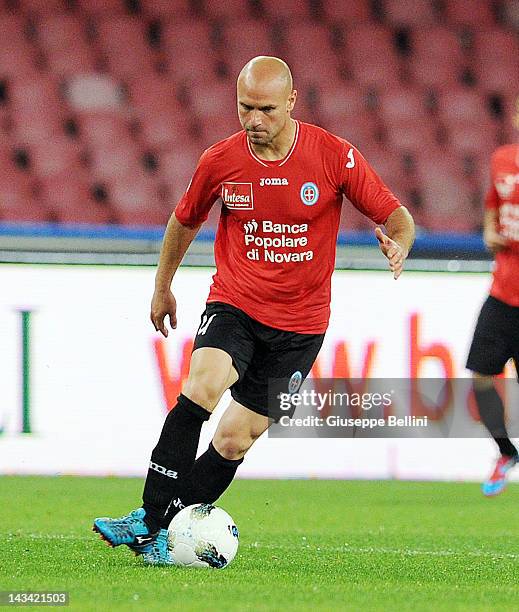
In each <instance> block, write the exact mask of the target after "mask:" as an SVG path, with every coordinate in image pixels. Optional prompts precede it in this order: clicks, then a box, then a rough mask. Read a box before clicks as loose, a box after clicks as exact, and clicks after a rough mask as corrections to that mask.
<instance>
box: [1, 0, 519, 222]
mask: <svg viewBox="0 0 519 612" xmlns="http://www.w3.org/2000/svg"><path fill="white" fill-rule="evenodd" d="M474 4H477V7H475V6H474ZM518 15H519V6H518V3H517V2H516V1H515V0H499V1H492V0H478V1H477V2H475V3H467V2H459V1H456V0H444V1H440V0H417V1H416V2H413V10H409V3H408V2H406V1H405V0H371V1H369V0H352V1H351V2H347V3H345V2H340V1H339V0H304V1H301V2H292V1H290V0H232V1H228V2H225V3H222V2H219V1H217V0H0V40H1V45H0V134H1V135H2V149H1V150H0V198H1V203H0V216H1V219H2V220H13V221H25V220H28V221H45V220H54V221H61V222H78V223H79V222H92V223H138V224H148V225H149V224H156V223H160V224H162V223H164V222H165V221H166V220H167V217H168V215H169V213H170V211H171V209H172V208H173V206H174V204H175V203H176V200H177V199H178V198H179V197H180V195H181V194H182V192H183V190H184V189H185V187H186V185H187V183H188V181H189V178H190V176H191V173H192V171H193V169H194V166H195V164H196V160H197V158H198V156H199V154H200V153H201V152H202V151H203V149H204V148H206V147H207V146H209V145H210V144H212V143H213V142H215V141H217V140H218V139H220V138H223V137H225V136H227V135H229V134H231V133H233V132H235V131H237V130H238V129H239V127H240V126H239V123H238V121H237V118H236V109H235V103H234V101H233V97H234V88H235V79H236V76H237V72H238V71H239V69H240V68H241V67H242V66H243V64H244V63H245V62H246V61H247V60H248V59H250V57H252V56H254V55H257V54H274V53H275V54H279V55H280V56H281V57H284V58H286V59H287V61H288V62H289V64H290V65H291V66H292V68H293V72H294V77H295V81H296V87H297V88H298V89H299V94H300V95H299V100H298V105H297V112H296V113H295V116H296V117H297V118H300V119H302V120H308V121H312V122H316V123H318V124H320V125H322V126H323V127H326V128H328V129H330V130H331V131H333V132H335V133H337V134H338V135H340V136H343V137H345V138H347V139H348V140H350V141H351V142H353V143H354V144H355V145H357V146H359V148H360V149H361V151H363V152H364V154H365V156H366V157H367V158H368V159H369V160H370V161H371V162H372V163H373V165H374V167H375V168H376V169H377V170H378V171H379V172H380V174H381V175H382V176H383V178H384V179H385V180H386V181H387V182H388V184H389V185H390V186H391V187H392V188H393V189H394V191H395V192H396V193H397V195H399V197H401V198H402V200H403V202H404V203H406V204H407V205H408V206H409V207H410V209H411V210H412V212H413V213H414V214H415V216H416V218H417V219H418V220H419V223H420V225H421V226H422V227H423V229H425V230H427V229H429V230H434V231H438V230H441V229H445V230H446V229H450V230H452V229H455V230H460V231H461V230H463V231H472V230H477V229H478V227H479V223H480V222H479V218H480V215H479V212H478V207H479V206H480V203H481V195H482V193H483V191H484V189H485V187H486V184H487V179H486V167H487V164H488V157H489V155H490V153H491V151H492V150H493V149H494V148H495V147H496V146H497V145H498V144H500V143H502V142H505V141H506V140H508V139H510V138H512V137H513V133H512V130H511V128H510V125H509V121H510V118H511V115H512V109H513V105H514V101H515V97H516V95H517V93H519V92H518V87H517V84H518V83H519V62H517V58H518V57H519V35H518V28H519V19H518V17H517V16H518ZM440 160H443V161H442V163H439V162H440ZM446 160H447V161H448V164H447V165H446V164H445V161H446ZM438 163H439V165H437V164H438ZM443 171H445V172H446V174H445V175H442V172H443ZM211 218H212V219H214V215H212V216H211ZM342 227H343V229H344V228H363V227H365V221H364V220H363V219H362V218H361V217H359V216H356V213H353V214H350V213H349V212H348V214H345V215H344V218H343V222H342Z"/></svg>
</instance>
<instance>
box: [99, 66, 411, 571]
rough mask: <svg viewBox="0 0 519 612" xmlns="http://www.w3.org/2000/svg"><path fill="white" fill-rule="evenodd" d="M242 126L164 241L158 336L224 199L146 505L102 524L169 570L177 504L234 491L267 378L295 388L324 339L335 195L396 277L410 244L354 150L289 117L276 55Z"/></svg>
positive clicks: (288, 88) (407, 221) (291, 95)
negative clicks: (189, 260) (355, 215)
mask: <svg viewBox="0 0 519 612" xmlns="http://www.w3.org/2000/svg"><path fill="white" fill-rule="evenodd" d="M237 85H238V87H237V97H238V115H239V118H240V122H241V124H242V126H243V128H244V129H243V131H241V132H239V133H237V134H234V135H232V136H230V137H229V138H227V139H225V140H223V141H221V142H218V143H217V144H215V145H213V146H212V147H210V148H209V149H207V151H205V152H204V153H203V155H202V156H201V158H200V161H199V163H198V166H197V168H196V170H195V173H194V176H193V178H192V180H191V183H190V185H189V187H188V189H187V191H186V193H185V195H184V196H183V197H182V199H181V200H180V202H179V204H178V206H177V207H176V209H175V212H174V214H173V215H172V217H171V219H170V221H169V223H168V226H167V229H166V233H165V236H164V242H163V245H162V250H161V254H160V260H159V265H158V270H157V274H156V283H155V292H154V295H153V299H152V305H151V320H152V322H153V325H154V326H155V329H156V330H158V331H160V332H161V333H162V334H163V335H164V336H166V337H167V335H168V329H167V328H166V325H165V318H166V316H169V321H170V324H171V327H172V328H173V329H174V328H175V327H176V325H177V319H176V316H177V315H176V303H175V298H174V296H173V294H172V292H171V289H170V286H171V282H172V280H173V276H174V274H175V272H176V270H177V268H178V266H179V265H180V262H181V261H182V258H183V256H184V254H185V252H186V250H187V248H188V247H189V245H190V243H191V241H192V240H193V239H194V237H195V236H196V233H197V231H198V229H199V228H200V226H201V224H202V223H203V222H204V221H205V220H206V218H207V215H208V213H209V210H210V208H211V207H212V206H213V205H215V203H219V205H220V206H221V215H220V221H219V224H218V230H217V233H216V239H215V246H214V251H215V260H216V274H215V275H214V276H213V283H212V285H211V289H210V291H209V297H208V300H207V306H206V310H205V312H204V313H203V315H202V319H201V323H200V327H199V328H198V331H197V334H196V338H195V342H194V350H193V354H192V357H191V363H190V370H189V376H188V379H187V381H186V384H185V385H184V387H183V390H182V393H181V395H180V396H179V397H178V403H177V404H176V406H174V407H172V409H171V411H170V412H169V414H168V416H167V417H166V421H165V423H164V427H163V429H162V433H161V436H160V439H159V441H158V443H157V446H156V447H155V449H154V450H153V453H152V456H151V462H150V466H149V470H148V476H147V478H146V484H145V487H144V493H143V507H142V508H139V509H137V510H135V511H133V512H132V513H130V514H129V515H128V516H125V517H122V518H119V519H96V521H95V522H94V529H95V530H96V531H98V532H99V533H100V534H101V536H102V537H103V538H104V539H105V540H107V541H108V542H109V543H110V544H111V545H112V546H117V545H119V544H127V545H128V546H130V548H132V549H133V550H134V551H135V552H137V553H141V554H143V557H144V561H145V563H150V564H168V563H173V559H171V557H170V555H169V552H168V549H167V526H168V524H169V522H170V521H171V518H172V517H173V516H174V515H175V513H176V512H178V511H179V510H180V509H181V508H183V507H185V506H187V505H190V504H193V503H199V502H205V503H212V502H214V501H215V500H216V499H218V497H219V496H220V495H221V494H222V493H223V492H224V491H225V489H226V488H227V487H228V486H229V484H230V483H231V481H232V479H233V477H234V475H235V473H236V470H237V468H238V466H239V465H240V463H241V462H242V461H243V457H244V455H245V453H246V452H247V451H248V449H249V448H250V447H251V446H252V444H253V443H254V441H255V440H256V439H257V438H258V437H259V436H260V435H261V434H262V433H263V432H265V431H266V430H267V428H268V427H269V424H270V423H271V422H272V420H276V414H272V413H271V412H269V410H268V407H267V403H268V397H267V396H268V393H267V387H268V380H269V378H270V379H272V378H287V380H289V381H290V385H289V388H290V389H294V388H299V386H300V385H301V383H302V382H303V380H304V378H305V377H306V376H307V374H308V372H309V371H310V368H311V367H312V364H313V362H314V360H315V358H316V356H317V354H318V352H319V349H320V347H321V344H322V342H323V338H324V333H325V331H326V328H327V325H328V319H329V315H330V284H331V275H332V272H333V269H334V262H335V244H336V239H337V232H338V227H339V217H340V211H341V206H342V202H343V196H346V197H347V198H348V199H349V200H350V201H351V202H352V204H353V205H354V206H355V207H356V208H358V209H359V210H361V211H362V212H363V213H364V214H365V215H367V216H368V217H369V218H370V219H372V220H373V221H375V223H377V224H383V225H384V226H385V229H386V232H387V233H384V232H383V231H382V230H381V229H380V228H376V230H375V233H376V237H377V239H378V241H379V245H380V249H381V250H382V253H383V254H384V255H385V256H386V257H387V259H388V261H389V268H390V269H391V271H392V273H393V275H394V278H395V279H397V278H398V277H399V275H400V274H401V272H402V267H403V263H404V260H405V259H406V257H407V255H408V253H409V250H410V248H411V246H412V243H413V240H414V224H413V220H412V218H411V216H410V214H409V213H408V211H407V210H406V208H404V207H403V206H401V205H400V203H399V202H398V200H397V199H396V198H395V196H394V195H393V194H392V193H391V192H390V191H389V189H388V188H387V187H386V186H385V185H384V184H383V182H382V181H381V180H380V178H379V177H378V176H377V174H376V173H375V172H374V171H373V169H372V168H371V167H370V166H369V164H368V163H367V162H366V160H365V159H364V158H363V157H362V155H361V154H360V152H359V151H358V150H357V149H356V148H355V147H354V146H353V145H351V144H350V143H349V142H347V141H345V140H343V139H341V138H338V137H337V136H334V135H332V134H330V133H329V132H327V131H325V130H323V129H321V128H319V127H316V126H314V125H310V124H306V123H302V122H300V121H297V120H295V119H293V118H292V117H291V112H292V110H293V108H294V105H295V102H296V97H297V91H296V90H294V89H293V85H292V76H291V73H290V70H289V68H288V66H287V65H286V64H285V62H283V61H282V60H280V59H278V58H273V57H258V58H254V59H253V60H251V61H250V62H249V63H248V64H247V65H246V66H245V67H244V68H243V70H242V71H241V73H240V75H239V78H238V84H237ZM227 389H230V390H231V394H232V398H233V399H232V401H231V403H230V405H229V407H228V408H227V410H226V411H225V413H224V414H223V416H222V418H221V420H220V422H219V424H218V428H217V431H216V433H215V435H214V438H213V440H212V442H211V444H210V445H209V448H208V449H207V451H206V452H205V453H203V454H202V455H201V456H200V457H199V458H198V459H196V461H195V455H196V451H197V447H198V442H199V436H200V430H201V427H202V424H203V423H204V421H206V420H207V419H208V418H209V417H210V415H211V412H212V411H213V410H214V408H215V407H216V405H217V404H218V402H219V400H220V398H221V397H222V395H223V393H224V392H225V391H226V390H227Z"/></svg>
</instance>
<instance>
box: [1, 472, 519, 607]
mask: <svg viewBox="0 0 519 612" xmlns="http://www.w3.org/2000/svg"><path fill="white" fill-rule="evenodd" d="M141 487H142V481H140V480H137V479H119V478H105V479H102V478H99V479H96V478H73V477H61V478H38V477H2V478H0V502H1V506H0V507H1V508H2V514H1V519H2V520H1V522H0V538H1V540H0V541H1V542H2V551H1V561H0V590H4V591H5V590H44V589H46V590H66V591H69V593H70V608H72V609H76V610H137V609H143V610H197V611H199V610H225V611H228V610H240V611H242V610H360V609H366V610H384V611H387V610H449V611H450V610H471V611H473V610H490V609H499V610H517V609H519V586H518V579H519V537H518V536H519V520H518V519H519V515H518V505H519V487H518V486H517V485H511V486H510V488H509V490H508V491H507V492H505V493H504V494H503V495H502V496H501V497H499V498H496V499H484V498H483V497H482V496H481V493H480V491H479V487H478V485H477V484H458V483H416V482H392V481H387V482H386V481H382V482H370V481H355V482H349V481H346V482H344V481H312V480H292V481H244V480H242V481H237V482H235V483H234V484H233V486H232V487H231V489H230V490H229V491H228V493H227V494H226V495H225V496H224V497H223V498H222V499H221V500H220V502H219V505H221V506H222V507H224V508H225V509H226V510H227V511H228V512H229V513H230V514H231V515H232V516H233V518H234V519H235V521H236V523H237V525H238V527H239V530H240V548H239V551H238V555H237V557H236V559H235V560H234V562H233V564H232V565H231V566H229V567H228V568H226V569H224V570H209V569H208V570H194V569H190V570H189V569H183V568H154V567H144V566H142V564H141V562H140V559H139V558H136V557H134V556H133V555H132V554H131V553H130V552H129V551H128V549H127V548H126V547H120V548H118V549H115V550H112V549H110V548H108V547H107V546H106V545H105V544H103V542H101V540H100V539H99V537H98V536H97V535H96V534H94V533H93V532H92V531H90V528H91V524H92V519H93V518H94V517H95V516H99V515H114V516H119V515H121V514H124V513H126V512H127V511H128V510H130V509H133V508H134V507H136V506H138V505H139V499H140V493H141Z"/></svg>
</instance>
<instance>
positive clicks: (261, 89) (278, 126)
mask: <svg viewBox="0 0 519 612" xmlns="http://www.w3.org/2000/svg"><path fill="white" fill-rule="evenodd" d="M296 95H297V92H296V91H295V90H294V91H291V92H289V93H287V90H286V88H285V87H281V86H280V85H279V82H278V83H267V84H265V85H263V86H255V87H248V86H247V85H245V84H244V83H240V82H239V83H238V116H239V118H240V123H241V124H242V127H243V129H244V130H245V131H246V132H247V136H248V138H249V140H250V142H251V143H252V144H255V145H258V146H267V145H269V144H270V143H271V142H272V141H273V140H274V139H275V138H276V136H278V134H279V133H280V132H282V130H283V129H284V128H285V126H286V125H287V124H288V122H289V119H290V111H291V110H292V109H293V108H294V103H295V99H296Z"/></svg>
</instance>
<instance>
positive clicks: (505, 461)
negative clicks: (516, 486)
mask: <svg viewBox="0 0 519 612" xmlns="http://www.w3.org/2000/svg"><path fill="white" fill-rule="evenodd" d="M518 462H519V456H518V455H516V456H515V457H507V456H506V455H502V456H501V457H500V458H499V459H498V461H497V463H496V467H495V468H494V471H493V472H492V475H491V476H490V478H489V479H488V480H486V481H485V482H484V483H483V484H482V485H481V490H482V491H483V495H485V496H486V497H493V496H494V495H499V493H502V492H503V491H504V490H505V488H506V477H507V474H508V472H509V471H510V470H511V469H512V468H513V467H514V465H516V464H517V463H518Z"/></svg>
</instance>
